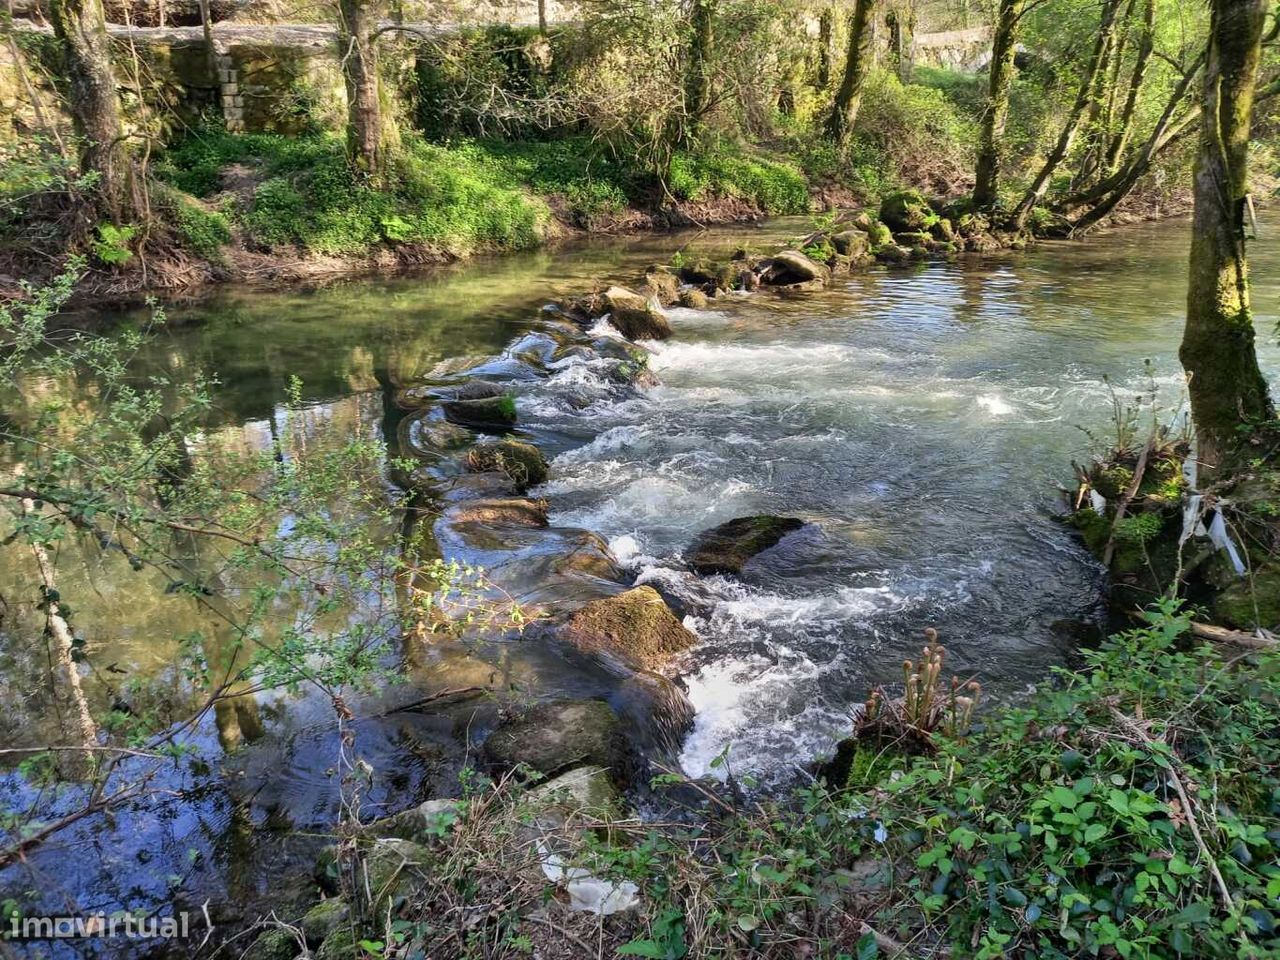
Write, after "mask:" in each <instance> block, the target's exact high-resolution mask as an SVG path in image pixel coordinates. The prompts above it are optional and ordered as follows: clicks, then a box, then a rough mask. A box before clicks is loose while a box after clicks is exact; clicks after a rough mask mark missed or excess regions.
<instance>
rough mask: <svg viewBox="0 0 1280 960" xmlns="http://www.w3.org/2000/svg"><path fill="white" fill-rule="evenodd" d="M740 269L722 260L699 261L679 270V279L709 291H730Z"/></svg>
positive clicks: (736, 265)
mask: <svg viewBox="0 0 1280 960" xmlns="http://www.w3.org/2000/svg"><path fill="white" fill-rule="evenodd" d="M740 270H741V267H740V266H739V265H738V264H735V263H732V262H727V261H723V260H705V259H699V260H695V261H693V263H687V264H685V265H684V266H682V267H681V268H680V279H681V280H683V281H684V282H685V283H692V284H695V285H697V286H700V287H705V288H707V290H708V291H710V290H732V289H733V287H734V284H735V283H736V282H737V279H738V272H739V271H740Z"/></svg>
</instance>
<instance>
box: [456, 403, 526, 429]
mask: <svg viewBox="0 0 1280 960" xmlns="http://www.w3.org/2000/svg"><path fill="white" fill-rule="evenodd" d="M440 409H441V410H443V411H444V415H445V419H447V420H448V421H449V422H450V423H456V424H459V425H461V426H464V427H474V428H475V429H477V430H490V431H505V430H510V429H511V428H512V427H514V426H515V425H516V400H515V397H513V396H511V395H510V394H503V395H502V396H497V397H483V398H479V399H474V400H446V401H444V402H443V403H441V404H440Z"/></svg>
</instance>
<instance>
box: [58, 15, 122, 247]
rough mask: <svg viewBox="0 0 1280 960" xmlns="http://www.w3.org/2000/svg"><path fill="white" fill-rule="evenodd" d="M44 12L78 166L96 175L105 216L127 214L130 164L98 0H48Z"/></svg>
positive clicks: (109, 49) (119, 216)
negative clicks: (55, 45) (56, 48)
mask: <svg viewBox="0 0 1280 960" xmlns="http://www.w3.org/2000/svg"><path fill="white" fill-rule="evenodd" d="M49 15H50V17H51V19H52V20H53V30H54V34H55V36H56V37H57V38H58V40H59V42H60V43H61V44H62V48H63V52H64V54H65V56H66V79H67V82H68V84H69V85H70V88H71V95H70V97H69V98H68V107H69V108H70V110H71V116H72V120H73V122H74V124H75V130H76V134H77V135H78V136H79V137H80V139H81V141H82V144H81V150H80V168H81V171H82V172H84V173H89V172H96V173H97V174H98V175H99V178H100V179H99V181H98V190H97V196H98V198H99V206H100V208H101V210H102V212H103V214H105V215H106V216H109V217H110V218H111V219H113V220H115V221H116V222H118V223H119V222H123V221H125V220H127V219H129V217H130V216H131V214H132V212H133V209H134V206H135V205H134V204H133V203H132V202H131V199H130V191H131V176H130V174H131V170H130V161H129V154H128V151H127V150H126V148H125V139H124V128H123V126H122V125H121V122H120V103H119V98H118V95H117V92H116V78H115V72H114V70H113V69H112V66H111V45H110V40H109V39H108V37H107V22H106V17H105V15H104V14H103V10H102V0H52V2H51V3H50V5H49Z"/></svg>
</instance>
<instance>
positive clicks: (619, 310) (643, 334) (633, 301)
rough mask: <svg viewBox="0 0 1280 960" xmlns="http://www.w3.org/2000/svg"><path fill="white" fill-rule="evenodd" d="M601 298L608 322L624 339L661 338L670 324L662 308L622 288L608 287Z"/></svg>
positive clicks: (668, 332) (669, 327)
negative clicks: (607, 314)
mask: <svg viewBox="0 0 1280 960" xmlns="http://www.w3.org/2000/svg"><path fill="white" fill-rule="evenodd" d="M602 297H603V299H604V303H605V306H606V308H607V309H608V311H609V323H611V324H612V325H613V327H614V329H616V330H617V331H618V332H619V333H621V334H622V335H623V336H624V337H626V338H627V339H628V340H665V339H667V337H669V336H671V324H669V323H668V322H667V318H666V315H665V314H663V312H662V310H661V309H659V308H658V307H656V306H655V305H654V304H652V303H650V302H649V301H648V300H647V299H645V298H644V297H642V296H640V294H638V293H634V292H632V291H631V290H628V289H626V288H625V287H610V288H609V289H608V290H606V291H605V292H604V293H603V294H602Z"/></svg>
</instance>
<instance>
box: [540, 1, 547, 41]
mask: <svg viewBox="0 0 1280 960" xmlns="http://www.w3.org/2000/svg"><path fill="white" fill-rule="evenodd" d="M538 33H540V34H542V36H544V37H545V36H546V35H547V0H538Z"/></svg>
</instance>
